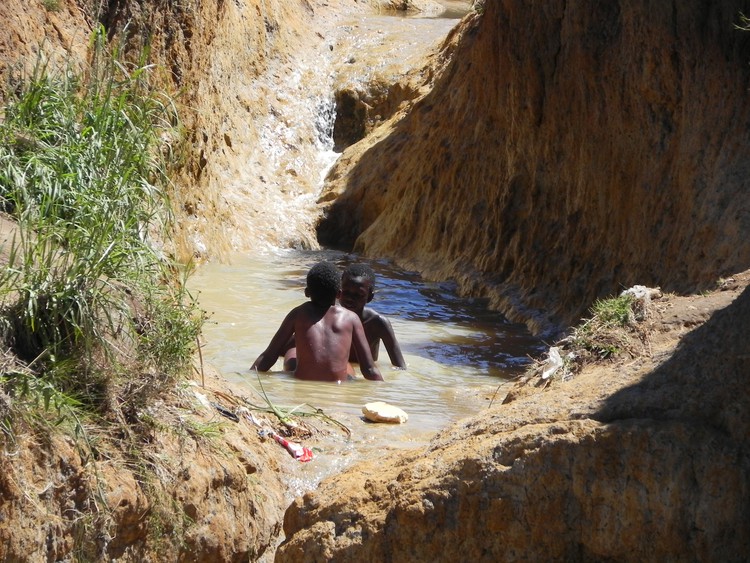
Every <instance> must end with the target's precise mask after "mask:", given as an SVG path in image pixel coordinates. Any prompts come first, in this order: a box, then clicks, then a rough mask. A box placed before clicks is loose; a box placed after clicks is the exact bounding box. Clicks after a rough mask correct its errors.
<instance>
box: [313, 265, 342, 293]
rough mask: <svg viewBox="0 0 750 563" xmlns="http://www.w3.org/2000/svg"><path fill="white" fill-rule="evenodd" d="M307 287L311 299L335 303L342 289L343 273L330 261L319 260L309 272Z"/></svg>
mask: <svg viewBox="0 0 750 563" xmlns="http://www.w3.org/2000/svg"><path fill="white" fill-rule="evenodd" d="M307 289H308V293H309V296H310V299H312V300H313V301H317V302H325V303H329V302H330V303H333V302H335V301H336V295H338V292H339V291H340V290H341V275H340V274H339V271H338V269H337V268H336V266H334V265H333V264H331V263H330V262H325V261H323V262H318V263H317V264H315V265H314V266H313V267H312V268H310V271H309V272H307Z"/></svg>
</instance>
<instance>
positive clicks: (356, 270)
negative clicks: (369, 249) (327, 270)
mask: <svg viewBox="0 0 750 563" xmlns="http://www.w3.org/2000/svg"><path fill="white" fill-rule="evenodd" d="M344 275H345V276H346V277H348V278H362V279H365V280H367V281H369V282H370V287H371V288H372V289H375V272H373V270H372V268H370V266H368V265H367V264H362V263H361V262H360V263H355V264H349V266H348V267H347V268H346V270H344Z"/></svg>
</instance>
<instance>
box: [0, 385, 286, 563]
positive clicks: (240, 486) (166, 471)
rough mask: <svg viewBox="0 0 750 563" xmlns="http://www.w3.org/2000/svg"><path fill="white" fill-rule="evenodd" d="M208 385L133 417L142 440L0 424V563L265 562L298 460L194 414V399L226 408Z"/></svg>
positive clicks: (199, 411)
mask: <svg viewBox="0 0 750 563" xmlns="http://www.w3.org/2000/svg"><path fill="white" fill-rule="evenodd" d="M206 381H207V383H208V385H207V386H206V387H199V386H197V385H196V386H190V387H187V390H186V392H183V393H180V394H178V395H177V396H170V397H162V401H161V402H160V403H159V404H158V405H156V406H154V407H151V408H149V409H147V410H145V409H144V410H143V411H142V412H139V413H138V417H139V418H140V423H141V424H140V427H139V429H140V431H139V432H136V431H134V430H133V428H132V427H130V428H128V427H119V428H118V429H116V430H117V432H115V431H114V430H113V429H112V428H108V431H109V432H105V431H103V430H102V429H101V428H94V427H93V426H91V427H89V426H88V425H87V426H86V427H81V428H79V429H78V432H77V434H76V437H77V439H73V438H72V437H71V436H72V435H73V432H70V433H69V434H68V435H66V434H65V433H63V432H56V431H55V429H54V426H53V421H52V420H50V421H49V422H47V423H46V424H38V423H37V424H36V425H33V426H32V427H31V428H30V427H28V426H27V425H25V424H23V423H22V422H21V421H17V420H16V421H15V422H14V423H12V424H6V423H4V429H3V434H2V436H0V443H1V444H2V447H3V453H2V455H0V499H1V500H2V502H0V560H2V561H68V560H77V561H123V562H128V561H132V562H141V561H193V562H200V561H205V562H214V561H237V562H239V561H258V560H263V558H265V559H266V560H268V558H269V554H272V553H273V550H274V548H275V545H276V543H277V542H278V539H277V538H278V535H279V532H280V527H281V519H282V514H283V507H284V506H285V505H286V504H287V503H288V498H287V496H286V494H287V493H286V491H287V486H286V484H285V483H284V482H283V475H284V474H285V473H286V472H288V471H290V467H289V466H290V465H291V464H294V463H297V462H295V461H294V460H293V459H292V458H291V457H290V456H288V455H287V453H286V452H285V451H284V450H283V449H281V448H277V447H273V446H272V445H271V444H269V443H263V441H262V440H261V439H260V438H259V436H258V433H257V429H256V428H255V427H254V426H253V425H252V424H249V423H247V422H246V421H243V420H241V421H240V422H239V423H235V422H232V421H229V420H227V419H226V418H223V417H221V416H220V415H219V414H218V413H217V412H216V411H215V410H214V409H213V408H212V407H210V406H208V405H205V406H204V405H203V404H201V402H199V401H198V399H197V398H196V397H197V395H194V393H193V390H196V391H197V392H198V393H199V394H201V395H204V396H206V395H207V396H208V397H210V398H211V399H212V400H220V401H222V402H224V401H223V400H222V399H217V398H216V396H215V395H214V393H215V392H216V391H217V390H218V391H221V392H222V393H224V395H223V396H224V397H226V396H227V392H228V388H229V387H230V385H229V384H228V383H227V382H226V381H223V380H221V379H216V377H215V375H211V374H209V375H208V376H207V377H206ZM6 398H7V397H6ZM227 406H228V407H229V406H232V405H229V404H227ZM51 411H52V409H50V412H49V413H47V414H49V416H50V417H52V416H53V413H52V412H51ZM60 422H62V423H63V424H67V423H70V422H71V421H70V420H69V418H66V417H65V416H61V417H60V420H58V423H60ZM144 428H145V429H146V431H145V432H144V431H143V429H144ZM125 429H128V432H129V434H128V433H126V432H125ZM32 430H33V431H32ZM110 434H113V435H110ZM120 434H122V435H120Z"/></svg>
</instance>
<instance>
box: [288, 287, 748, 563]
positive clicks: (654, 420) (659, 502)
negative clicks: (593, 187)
mask: <svg viewBox="0 0 750 563" xmlns="http://www.w3.org/2000/svg"><path fill="white" fill-rule="evenodd" d="M673 305H674V304H673ZM683 307H684V308H683V311H685V312H686V313H687V316H685V317H684V318H683V320H681V321H679V322H676V323H675V322H674V321H673V320H672V319H669V318H668V317H669V314H666V315H665V316H664V318H663V321H662V322H663V323H664V324H662V325H660V326H659V329H658V330H659V332H658V333H656V336H655V339H656V340H655V342H654V343H653V344H654V350H653V351H654V355H653V360H645V359H643V360H642V361H640V362H638V364H639V365H637V366H636V367H635V368H634V366H633V365H623V364H619V365H617V366H613V367H612V368H609V369H603V370H596V371H590V372H584V373H583V374H581V376H580V377H579V378H576V379H574V380H572V381H569V382H567V383H563V384H561V383H557V384H555V386H554V387H553V388H552V389H551V390H549V391H547V392H545V393H535V394H532V395H527V396H525V397H523V398H520V399H516V400H514V401H512V402H510V403H507V404H504V405H501V406H499V407H495V408H493V409H491V410H489V411H487V412H485V413H482V414H481V415H480V416H477V417H476V418H473V419H470V420H466V421H464V422H462V423H461V424H460V425H458V426H457V427H455V428H454V429H451V430H448V431H445V432H443V433H441V434H440V435H438V437H436V439H435V440H433V442H432V444H431V445H430V447H428V448H426V449H425V450H423V451H418V452H415V453H411V454H408V455H396V456H394V457H391V458H389V459H387V460H382V459H381V460H378V462H377V463H371V464H363V465H360V466H358V467H357V468H355V469H354V470H352V471H348V472H346V473H345V474H344V475H341V476H337V477H335V478H331V479H329V480H327V481H326V482H325V483H324V484H323V485H322V486H321V487H320V489H319V491H317V492H315V493H310V494H308V495H306V496H305V497H304V498H301V499H298V500H297V501H296V502H295V503H294V504H293V505H292V506H291V507H290V508H289V509H288V511H287V514H286V517H285V522H284V530H285V532H286V535H287V540H286V542H285V543H284V544H283V545H282V546H281V548H280V549H279V550H278V551H277V558H276V559H277V561H401V560H410V561H474V560H477V561H746V560H747V559H748V558H749V557H750V525H749V524H748V522H749V521H750V520H748V519H749V518H750V456H749V454H750V448H749V447H748V446H750V444H749V443H748V436H750V416H749V415H748V412H750V393H748V391H747V385H746V382H747V378H748V376H750V367H748V361H750V340H749V339H748V338H747V337H746V335H747V334H748V332H747V331H748V330H750V289H745V290H744V292H743V293H742V294H741V295H740V296H739V297H738V298H737V299H736V300H735V302H734V303H733V304H732V305H731V306H729V307H728V308H726V309H724V310H721V311H719V312H717V313H715V314H714V315H713V316H712V317H711V318H710V319H709V320H708V322H706V324H704V325H703V326H701V327H700V328H698V329H696V330H694V331H693V332H691V333H689V334H687V335H686V336H685V337H684V338H683V340H682V342H681V343H680V345H679V347H678V348H677V350H676V351H674V350H673V349H672V348H671V347H670V346H668V345H667V346H666V347H664V346H662V345H661V344H660V342H661V341H660V340H659V338H660V337H659V334H661V331H671V330H676V331H678V332H679V331H680V330H684V329H683V328H682V327H683V326H684V324H685V323H689V322H693V321H691V320H690V319H691V318H693V315H695V314H696V313H698V312H699V308H698V307H696V306H694V305H687V306H683ZM674 310H676V307H675V309H674ZM690 311H692V312H690ZM670 325H671V328H670ZM672 352H674V354H673V355H672V356H671V357H670V354H672ZM665 357H669V359H668V360H667V361H663V358H665ZM660 361H662V362H663V363H661V365H657V367H656V368H655V369H653V365H654V362H655V363H656V364H658V362H660ZM652 369H653V371H652Z"/></svg>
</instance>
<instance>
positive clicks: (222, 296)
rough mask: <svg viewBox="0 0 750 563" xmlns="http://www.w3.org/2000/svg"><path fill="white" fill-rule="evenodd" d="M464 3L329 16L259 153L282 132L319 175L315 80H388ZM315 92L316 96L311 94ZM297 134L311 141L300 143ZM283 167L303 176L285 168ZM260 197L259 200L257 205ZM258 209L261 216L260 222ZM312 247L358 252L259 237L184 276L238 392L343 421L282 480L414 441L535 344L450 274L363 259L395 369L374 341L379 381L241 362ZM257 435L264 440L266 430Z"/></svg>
mask: <svg viewBox="0 0 750 563" xmlns="http://www.w3.org/2000/svg"><path fill="white" fill-rule="evenodd" d="M469 4H470V3H469V2H461V1H452V2H446V3H445V7H446V8H447V11H446V12H445V13H443V14H442V17H439V18H436V17H433V18H425V17H409V18H405V17H397V16H386V15H377V14H375V15H371V16H367V17H361V18H359V19H356V20H351V21H347V22H346V24H345V25H342V26H339V28H338V31H337V37H338V38H337V39H336V41H335V42H334V43H335V46H334V43H331V44H330V49H326V50H325V51H326V52H325V53H323V55H324V56H321V57H318V58H317V65H318V66H317V70H318V72H317V73H316V72H315V70H314V69H315V68H316V66H315V65H313V64H312V63H311V62H310V61H309V60H308V58H311V59H312V60H316V56H315V54H314V53H307V54H304V53H303V56H302V57H301V58H300V61H299V64H300V68H301V69H305V70H303V71H299V72H296V73H291V75H293V76H298V77H299V80H297V81H294V80H287V81H284V82H283V84H281V83H280V84H279V85H278V88H279V90H280V91H279V92H278V93H277V96H276V98H277V100H282V101H283V102H284V105H281V106H279V107H280V108H281V109H284V110H285V111H288V112H289V114H290V116H291V115H296V116H298V118H292V117H290V118H289V119H285V120H283V121H284V128H281V129H280V126H279V124H278V123H275V122H273V123H272V122H269V124H267V125H268V126H267V127H265V128H263V129H262V130H264V131H265V130H267V131H268V132H269V134H268V135H265V136H263V137H262V138H263V142H262V143H261V147H260V148H261V149H262V151H263V152H264V153H266V154H267V155H270V156H268V158H267V159H266V160H268V161H269V162H272V163H273V162H276V161H277V160H278V161H279V162H282V161H283V160H284V158H285V157H284V155H285V151H286V149H285V148H284V147H287V146H289V144H290V143H289V142H288V139H289V138H293V139H295V142H294V143H292V144H293V145H294V146H295V147H296V148H297V149H298V150H297V152H298V153H300V154H301V153H303V151H308V152H309V153H310V156H309V158H308V161H309V163H310V164H309V165H305V166H302V165H300V166H296V167H295V169H296V170H298V171H299V172H300V173H301V172H302V171H304V173H305V175H307V176H309V178H306V181H307V182H308V184H310V185H315V184H320V183H321V178H322V177H323V176H324V174H325V171H326V170H327V168H328V167H329V166H330V165H331V163H332V162H333V161H334V160H335V158H336V157H337V156H338V155H336V154H334V153H333V152H332V146H333V140H332V138H331V133H332V129H333V126H332V124H333V121H332V120H333V119H334V117H335V116H334V114H333V112H332V111H331V109H332V107H333V102H332V99H333V95H332V92H330V93H329V94H328V95H326V94H325V93H318V89H319V88H320V87H321V86H323V85H325V84H329V87H330V88H333V87H335V86H336V85H339V86H340V85H342V84H348V85H352V84H366V83H367V82H368V81H369V80H375V79H379V80H383V79H384V77H385V79H386V80H388V79H390V78H389V77H396V78H393V80H396V79H397V77H398V76H399V75H402V74H404V73H405V72H407V71H408V70H409V68H414V67H415V66H416V65H418V64H419V61H421V60H423V56H424V52H425V49H427V48H432V47H430V46H435V45H437V44H439V42H440V40H441V38H444V37H445V36H446V35H447V34H448V32H449V31H450V29H451V28H452V27H453V26H454V25H455V24H456V23H457V22H458V20H457V19H456V18H458V17H461V16H462V15H463V14H464V13H466V11H467V10H468V7H469ZM324 61H325V64H322V63H323V62H324ZM303 84H304V85H305V87H303ZM284 88H286V89H285V90H284ZM282 90H283V91H282ZM311 92H312V93H314V94H315V95H314V96H313V97H310V96H311V95H312V94H311ZM320 99H328V100H329V101H328V102H327V103H320V102H319V101H316V100H320ZM300 107H303V108H307V109H309V108H311V107H318V108H319V109H318V114H317V115H316V116H314V117H313V118H310V119H307V118H304V115H305V113H304V112H302V111H301V110H300ZM275 113H278V112H275ZM274 115H275V114H274ZM271 117H272V118H273V116H271ZM310 129H314V131H315V132H314V133H311V132H310ZM302 139H312V141H311V142H310V143H309V146H305V144H304V142H302V141H301V140H302ZM295 154H297V153H295ZM271 157H273V158H271ZM286 168H288V165H287V164H285V165H284V166H280V165H278V166H267V167H265V168H264V169H263V170H260V171H259V170H255V169H251V168H248V169H247V170H245V172H246V173H247V174H248V176H249V177H248V178H247V179H246V180H243V182H245V181H247V182H250V181H251V178H250V177H251V176H252V175H253V174H256V175H257V174H261V173H262V174H263V175H264V177H265V180H266V181H269V182H276V183H277V184H278V185H279V186H282V187H283V186H285V185H286V184H284V182H287V183H288V174H286V173H285V171H284V170H285V169H286ZM277 177H278V180H277V181H276V180H274V179H275V178H277ZM295 178H296V180H297V182H302V181H303V178H301V177H300V176H299V174H298V175H296V176H295ZM295 189H296V188H295ZM283 191H289V192H292V193H293V192H294V190H293V189H292V188H291V187H290V188H284V189H280V190H279V192H283ZM318 192H319V189H318ZM315 197H316V194H315V193H307V194H303V195H302V196H299V197H298V198H297V199H300V198H302V199H305V200H312V201H314V198H315ZM284 201H287V203H284ZM289 202H291V203H289ZM295 202H296V200H295V199H294V198H291V199H290V198H287V200H282V199H279V202H278V206H279V216H280V217H284V219H283V220H282V219H279V220H276V219H274V218H273V217H275V215H274V216H270V215H268V214H267V213H266V215H267V216H258V217H256V218H255V219H254V222H257V226H258V228H269V229H271V228H272V229H277V230H281V231H284V230H285V229H286V230H290V229H291V230H293V229H294V225H295V224H298V223H304V221H309V211H308V210H306V209H305V207H304V206H300V205H297V203H295ZM255 205H256V206H257V205H260V204H259V203H258V202H255ZM274 205H275V204H274ZM269 207H270V206H269V205H267V204H266V206H265V208H266V210H268V209H269ZM262 219H265V221H266V222H267V223H269V224H268V225H264V224H263V222H262ZM321 259H327V260H330V261H333V262H335V263H336V264H337V265H339V266H340V267H342V268H343V267H344V266H345V265H346V264H347V263H349V262H352V261H367V260H363V259H362V258H360V257H357V256H353V255H348V254H345V253H341V252H334V251H330V250H316V251H303V250H282V249H278V248H272V247H269V246H267V245H266V246H264V247H263V248H262V249H259V250H257V251H255V252H252V253H250V252H247V253H243V254H236V255H235V256H232V257H231V258H230V259H228V260H226V261H225V262H224V263H208V264H205V265H202V266H201V267H200V269H199V270H198V271H197V272H196V274H195V275H194V276H193V277H192V279H191V281H190V287H191V290H192V291H193V292H194V294H195V295H196V296H197V298H198V301H199V303H200V305H201V307H202V308H203V309H204V310H206V311H207V313H208V314H209V316H210V319H209V321H208V322H207V323H206V325H205V327H204V336H203V338H204V342H205V345H204V348H203V358H204V361H206V362H208V363H210V364H211V365H212V366H214V367H215V368H217V369H218V370H219V371H220V372H221V373H222V374H223V375H224V376H225V377H226V378H228V379H229V380H231V381H232V382H233V383H234V384H235V385H238V386H240V388H245V389H247V392H248V395H251V396H254V397H259V396H260V393H261V391H262V392H265V393H266V394H267V396H268V398H269V399H270V401H271V402H273V403H274V404H275V405H278V406H281V407H294V406H296V405H300V404H303V403H306V404H309V405H312V406H313V407H315V408H320V409H323V411H324V412H325V413H326V414H327V415H328V416H330V417H332V418H334V419H336V420H337V421H339V422H341V423H342V424H344V425H346V427H348V428H349V429H350V431H351V435H350V436H349V437H347V436H346V434H345V433H343V432H341V431H340V429H338V428H337V427H336V426H327V425H325V424H323V426H322V428H323V429H324V430H326V431H327V432H325V433H323V434H321V435H319V436H317V437H315V438H311V439H310V442H309V443H308V444H305V445H309V446H311V447H314V448H315V452H316V456H315V459H314V460H313V461H312V462H310V463H296V462H292V463H291V466H290V467H293V468H294V469H292V470H291V472H290V477H289V478H290V479H291V485H292V494H301V493H303V492H304V491H305V490H309V489H311V488H314V487H315V486H316V485H317V483H318V482H319V481H320V479H322V478H324V477H326V476H327V475H330V474H333V473H335V472H337V471H340V470H341V469H343V468H344V467H346V466H348V465H350V464H351V463H354V462H356V461H358V460H362V459H376V458H377V456H379V455H381V454H382V452H383V451H384V450H388V449H398V448H409V447H414V446H418V445H422V444H425V443H426V442H427V441H429V439H430V438H431V437H432V436H434V434H435V433H436V432H437V431H438V430H440V429H442V428H444V427H445V426H446V425H448V424H450V423H451V422H453V421H455V420H458V419H460V418H462V417H466V416H468V415H473V414H476V413H478V412H481V410H482V409H485V408H486V407H487V406H488V405H489V403H490V402H491V401H492V400H496V401H499V400H502V398H503V397H504V395H505V392H506V391H505V390H506V389H507V386H508V384H509V383H508V382H509V381H510V379H511V378H513V377H514V376H516V375H518V374H520V373H521V372H522V371H523V370H524V367H525V365H526V364H527V363H528V361H529V360H528V358H529V356H531V355H536V354H538V353H539V352H540V351H541V350H542V345H541V342H539V341H538V339H536V338H534V337H532V336H531V335H530V334H529V333H528V332H527V330H526V329H525V327H524V326H522V325H516V324H511V323H509V322H507V321H506V320H505V319H504V318H503V317H502V316H501V315H500V314H498V313H496V312H492V311H488V310H487V308H486V303H485V302H483V301H482V300H476V299H473V300H472V299H462V298H459V297H457V295H456V293H455V292H454V289H453V287H452V286H451V284H449V283H430V282H426V281H424V280H422V279H421V278H420V277H419V276H418V275H417V274H415V273H413V272H407V271H403V270H401V269H399V268H396V267H394V266H393V265H391V264H389V263H388V262H387V261H367V262H368V263H369V264H370V265H371V266H372V267H373V269H374V270H375V272H376V274H377V283H376V295H375V299H374V300H373V302H372V303H370V305H371V306H372V307H373V308H374V309H376V310H377V311H379V312H380V313H382V314H384V315H386V316H387V317H388V318H389V319H390V321H391V323H392V325H393V328H394V331H395V333H396V337H397V338H398V341H399V343H400V345H401V349H402V352H403V354H404V358H405V359H406V362H407V369H406V370H395V369H392V368H391V367H390V362H389V360H388V355H387V353H386V351H385V349H384V348H383V347H382V346H381V350H380V358H379V361H378V365H379V367H380V370H381V372H382V373H383V377H384V379H385V382H382V383H381V382H370V381H366V380H364V379H363V378H362V377H361V374H360V373H359V371H358V376H359V379H358V380H356V381H353V382H348V383H344V384H341V385H337V384H332V383H321V382H306V381H298V380H296V379H294V377H292V375H291V374H289V373H285V372H283V371H282V361H281V359H280V360H279V361H278V362H277V364H276V366H275V367H274V368H273V369H272V370H271V371H270V372H268V373H265V374H255V373H251V372H250V371H249V366H250V365H251V364H252V363H253V361H254V360H255V358H256V357H257V356H258V354H260V352H261V351H262V350H263V349H264V348H265V347H266V346H267V345H268V343H269V341H270V340H271V337H272V336H273V334H274V332H275V331H276V329H277V328H278V326H279V324H280V323H281V321H282V320H283V318H284V316H285V315H286V313H287V312H288V311H289V310H290V309H291V308H293V307H295V306H296V305H298V304H300V303H302V302H303V301H304V300H305V299H306V298H305V296H304V286H305V276H306V274H307V271H308V269H309V268H310V266H311V265H312V264H314V263H315V262H317V261H319V260H321ZM261 387H262V389H261ZM372 401H385V402H387V403H389V404H392V405H395V406H398V407H400V408H401V409H403V410H404V411H405V412H406V413H407V414H408V416H409V419H408V421H407V422H406V423H405V424H400V425H392V424H372V423H367V422H365V421H364V418H363V415H362V406H363V405H365V404H366V403H369V402H372ZM317 426H319V427H320V424H317ZM269 447H277V446H276V445H275V444H274V443H269ZM290 460H291V458H290Z"/></svg>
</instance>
